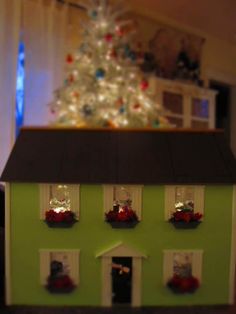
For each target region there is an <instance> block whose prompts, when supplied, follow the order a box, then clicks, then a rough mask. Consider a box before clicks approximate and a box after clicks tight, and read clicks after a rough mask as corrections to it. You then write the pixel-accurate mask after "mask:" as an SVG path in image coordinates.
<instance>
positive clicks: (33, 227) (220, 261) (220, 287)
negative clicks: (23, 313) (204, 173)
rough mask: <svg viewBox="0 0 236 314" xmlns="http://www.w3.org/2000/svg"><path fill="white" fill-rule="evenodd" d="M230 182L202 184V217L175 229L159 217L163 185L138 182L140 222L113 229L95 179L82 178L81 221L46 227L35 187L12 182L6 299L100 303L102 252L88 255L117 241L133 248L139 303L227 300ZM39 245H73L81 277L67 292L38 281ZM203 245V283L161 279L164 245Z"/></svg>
mask: <svg viewBox="0 0 236 314" xmlns="http://www.w3.org/2000/svg"><path fill="white" fill-rule="evenodd" d="M232 193H233V188H232V186H206V188H205V212H204V216H205V217H204V222H203V223H202V224H201V225H200V226H199V227H198V228H197V229H195V230H176V229H175V228H174V227H173V226H172V225H171V224H169V223H168V222H166V221H164V187H163V186H145V187H144V188H143V210H142V222H141V223H140V224H139V225H138V226H137V227H136V228H134V229H112V228H111V227H110V225H109V224H107V223H105V222H104V219H103V217H104V211H103V189H102V186H101V185H81V207H80V221H79V222H78V223H77V224H75V225H74V226H73V228H71V229H52V228H48V227H47V225H46V224H45V223H44V222H43V221H40V220H39V216H40V213H39V212H40V210H39V186H38V185H37V184H11V214H10V216H11V239H10V241H11V242H10V243H11V248H10V250H11V291H12V294H11V298H12V304H25V305H27V304H35V305H36V304H37V305H43V304H45V305H91V306H96V305H100V304H101V287H102V276H101V259H100V258H95V255H96V254H97V253H98V252H99V251H101V250H103V249H106V248H109V247H110V246H111V245H113V244H116V243H117V242H119V241H122V242H123V243H125V244H127V245H128V246H130V247H134V248H136V249H139V250H140V251H142V252H144V253H145V254H147V256H148V258H147V259H144V260H143V263H142V299H141V303H142V305H144V306H148V305H150V306H152V305H160V306H161V305H168V306H170V305H188V304H191V305H193V304H226V303H228V295H229V271H230V270H229V265H230V251H231V220H232ZM39 249H80V284H79V287H78V288H77V289H76V290H75V291H74V292H73V293H71V294H66V295H60V296H58V295H53V294H50V293H48V292H47V290H46V289H44V288H43V287H42V286H41V285H40V279H39V278H40V276H39V271H40V270H39V268H40V266H39ZM165 249H203V251H204V253H203V273H202V285H201V287H200V289H198V290H197V291H196V293H194V294H192V295H175V294H173V293H172V292H171V291H169V290H168V289H167V288H165V287H164V286H163V250H165Z"/></svg>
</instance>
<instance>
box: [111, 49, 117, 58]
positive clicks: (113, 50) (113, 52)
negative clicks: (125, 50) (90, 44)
mask: <svg viewBox="0 0 236 314" xmlns="http://www.w3.org/2000/svg"><path fill="white" fill-rule="evenodd" d="M110 57H112V58H116V57H117V52H116V50H115V49H112V51H111V52H110Z"/></svg>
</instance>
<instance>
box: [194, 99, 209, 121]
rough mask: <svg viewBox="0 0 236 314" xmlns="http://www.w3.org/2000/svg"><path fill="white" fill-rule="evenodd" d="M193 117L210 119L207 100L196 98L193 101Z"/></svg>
mask: <svg viewBox="0 0 236 314" xmlns="http://www.w3.org/2000/svg"><path fill="white" fill-rule="evenodd" d="M192 115H193V116H195V117H199V118H208V117H209V101H208V100H207V99H200V98H194V99H193V100H192Z"/></svg>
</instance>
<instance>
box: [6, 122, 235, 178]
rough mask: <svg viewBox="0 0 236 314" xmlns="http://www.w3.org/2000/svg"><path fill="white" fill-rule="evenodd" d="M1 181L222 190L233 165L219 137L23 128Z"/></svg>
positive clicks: (214, 134)
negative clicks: (216, 185)
mask: <svg viewBox="0 0 236 314" xmlns="http://www.w3.org/2000/svg"><path fill="white" fill-rule="evenodd" d="M1 181H6V182H45V183H46V182H52V183H53V182H66V183H122V184H124V183H126V184H128V183H130V184H162V183H163V184H181V183H182V184H205V183H212V184H214V183H219V184H228V183H235V182H236V161H235V159H234V157H233V155H232V153H231V151H230V149H229V147H228V145H227V144H226V142H225V139H224V134H223V133H222V132H214V131H207V132H206V131H205V132H202V131H201V132H200V131H183V130H182V131H180V130H164V131H160V130H155V129H152V130H114V129H112V130H111V129H100V130H98V129H78V128H77V129H71V128H68V129H64V128H58V129H52V128H24V129H22V130H21V133H20V135H19V137H18V139H17V141H16V144H15V146H14V148H13V151H12V153H11V155H10V158H9V160H8V162H7V165H6V167H5V169H4V171H3V173H2V177H1Z"/></svg>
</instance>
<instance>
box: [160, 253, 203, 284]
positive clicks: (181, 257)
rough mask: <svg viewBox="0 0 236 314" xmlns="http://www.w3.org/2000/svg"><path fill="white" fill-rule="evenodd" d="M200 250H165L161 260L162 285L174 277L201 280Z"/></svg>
mask: <svg viewBox="0 0 236 314" xmlns="http://www.w3.org/2000/svg"><path fill="white" fill-rule="evenodd" d="M202 255H203V251H202V250H165V251H164V260H163V281H164V285H166V284H167V282H168V281H169V280H170V279H171V278H172V277H173V276H174V275H177V276H179V277H182V278H189V277H191V276H193V277H195V278H197V279H198V281H199V282H200V283H201V280H202Z"/></svg>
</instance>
